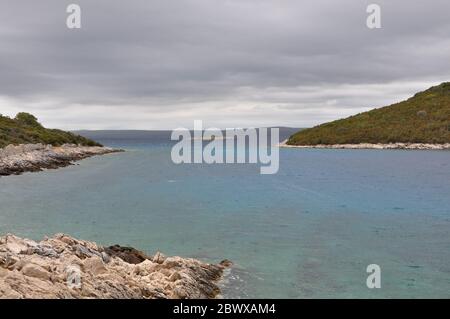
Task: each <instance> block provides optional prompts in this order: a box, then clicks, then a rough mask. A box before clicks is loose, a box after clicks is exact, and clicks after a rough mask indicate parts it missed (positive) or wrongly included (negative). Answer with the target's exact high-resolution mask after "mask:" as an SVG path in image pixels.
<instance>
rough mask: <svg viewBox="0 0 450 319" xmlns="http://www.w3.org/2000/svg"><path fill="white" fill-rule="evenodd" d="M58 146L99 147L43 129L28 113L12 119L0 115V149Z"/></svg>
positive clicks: (78, 136) (95, 143) (87, 139)
mask: <svg viewBox="0 0 450 319" xmlns="http://www.w3.org/2000/svg"><path fill="white" fill-rule="evenodd" d="M36 143H42V144H45V145H49V144H50V145H53V146H59V145H63V144H78V145H83V146H101V145H100V144H99V143H97V142H95V141H93V140H91V139H89V138H86V137H83V136H80V135H77V134H74V133H71V132H65V131H62V130H57V129H47V128H45V127H43V126H42V125H41V124H40V123H39V122H38V120H37V119H36V117H34V116H33V115H31V114H28V113H18V114H17V116H16V117H15V118H14V119H12V118H9V117H7V116H2V115H0V148H3V147H5V146H7V145H10V144H14V145H19V144H36Z"/></svg>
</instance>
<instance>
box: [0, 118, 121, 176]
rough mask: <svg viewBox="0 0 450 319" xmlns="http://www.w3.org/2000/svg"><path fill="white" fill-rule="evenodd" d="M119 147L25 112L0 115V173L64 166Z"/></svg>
mask: <svg viewBox="0 0 450 319" xmlns="http://www.w3.org/2000/svg"><path fill="white" fill-rule="evenodd" d="M121 151H123V150H119V149H113V148H109V147H104V146H103V145H101V144H100V143H97V142H95V141H93V140H90V139H88V138H85V137H83V136H80V135H76V134H73V133H71V132H65V131H62V130H57V129H47V128H45V127H43V126H42V125H41V124H40V123H39V122H38V120H37V119H36V117H34V116H33V115H31V114H28V113H19V114H17V116H16V117H15V118H13V119H11V118H9V117H7V116H2V115H0V176H7V175H18V174H21V173H23V172H35V171H41V170H42V169H53V168H58V167H64V166H68V165H71V164H72V162H73V161H78V160H81V159H84V158H87V157H90V156H95V155H104V154H109V153H115V152H121Z"/></svg>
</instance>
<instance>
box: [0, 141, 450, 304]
mask: <svg viewBox="0 0 450 319" xmlns="http://www.w3.org/2000/svg"><path fill="white" fill-rule="evenodd" d="M104 142H105V143H106V144H110V145H114V146H121V147H123V148H126V149H127V152H125V153H120V154H111V155H107V156H103V157H95V158H90V159H87V160H84V161H82V162H79V165H75V166H71V167H67V168H63V169H59V170H50V171H45V172H41V173H27V174H24V175H22V176H10V177H2V178H0V203H1V206H0V233H1V234H5V233H8V232H10V233H15V234H17V235H20V236H25V237H28V238H33V239H40V238H42V237H43V236H44V235H49V234H53V233H58V232H65V233H68V234H71V235H73V236H77V237H80V238H83V239H88V240H94V241H97V242H98V243H101V244H105V245H109V244H115V243H119V244H122V245H131V246H134V247H136V248H140V249H143V250H146V251H147V252H149V253H154V252H155V251H157V250H161V251H163V252H164V253H165V254H168V255H174V254H176V255H182V256H190V257H195V258H200V259H202V260H205V261H209V262H219V261H220V260H222V259H225V258H227V259H230V260H232V261H233V262H234V263H235V267H234V268H233V269H232V271H231V273H230V274H228V275H227V277H226V280H225V281H224V282H223V283H222V285H223V292H224V297H237V298H240V297H258V298H276V297H284V298H326V297H331V298H350V297H357V298H375V297H383V298H384V297H393V298H400V297H407V298H409V297H413V298H415V297H426V298H429V297H445V298H449V297H450V152H442V151H379V150H300V149H281V150H280V171H279V173H278V174H276V175H260V174H259V166H258V165H242V164H240V165H236V164H235V165H199V164H196V165H194V164H192V165H174V164H172V163H171V160H170V150H171V148H170V145H169V144H168V143H166V142H164V141H161V140H160V139H154V140H153V139H152V138H148V139H140V140H137V141H136V140H133V139H131V138H127V139H122V140H121V139H116V140H105V141H104ZM374 263H375V264H378V265H380V266H381V269H382V279H381V280H382V287H381V289H375V290H371V289H368V288H367V286H366V277H367V275H368V274H367V273H366V267H367V265H369V264H374Z"/></svg>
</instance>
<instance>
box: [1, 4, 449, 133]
mask: <svg viewBox="0 0 450 319" xmlns="http://www.w3.org/2000/svg"><path fill="white" fill-rule="evenodd" d="M372 2H375V3H378V4H380V5H381V7H382V29H380V30H369V29H368V28H367V27H366V18H367V13H366V7H367V5H368V4H369V3H372ZM70 3H77V4H79V5H80V6H81V8H82V29H81V30H69V29H67V28H66V26H65V20H66V17H67V14H66V13H65V10H66V7H67V6H68V5H69V4H70ZM1 4H2V6H1V9H0V40H1V45H0V112H1V113H14V112H16V111H18V110H23V109H25V110H28V111H31V112H34V113H36V114H37V115H38V116H39V117H40V118H42V119H43V121H44V122H45V123H48V124H49V125H53V126H60V127H67V128H118V127H122V128H124V127H130V128H163V127H166V128H172V127H174V126H176V125H188V123H189V122H192V120H193V119H204V120H206V121H208V123H211V125H216V126H226V125H242V126H249V125H293V126H297V125H311V124H315V123H318V122H321V121H324V120H329V119H333V118H335V117H339V116H344V115H349V114H352V113H355V112H358V111H361V110H364V109H367V108H370V107H375V106H380V105H383V104H384V103H389V102H394V101H396V100H398V99H401V98H404V97H407V96H408V95H410V94H412V93H413V92H415V91H416V90H419V89H425V88H426V86H428V85H431V84H436V83H438V82H440V81H443V80H446V79H447V78H448V76H449V73H450V72H449V70H450V68H449V67H450V59H449V57H450V39H449V38H448V35H449V34H450V19H448V12H449V10H450V2H448V0H434V1H428V2H425V1H419V0H416V1H407V0H395V1H391V0H390V1H387V0H384V1H381V0H378V1H375V0H373V1H355V0H341V1H335V0H316V1H312V0H311V1H300V0H292V1H287V0H276V1H275V0H270V1H269V0H268V1H261V0H221V1H219V0H177V1H175V0H168V1H162V0H161V1H154V0H153V1H152V0H133V1H127V2H124V1H114V0H108V1H105V0H72V1H61V0H53V1H50V0H41V1H35V0H34V1H33V0H29V1H20V2H19V1H14V0H1Z"/></svg>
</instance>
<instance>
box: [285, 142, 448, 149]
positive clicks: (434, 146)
mask: <svg viewBox="0 0 450 319" xmlns="http://www.w3.org/2000/svg"><path fill="white" fill-rule="evenodd" d="M279 147H287V148H329V149H378V150H450V143H447V144H424V143H391V144H370V143H361V144H330V145H327V144H317V145H289V144H287V140H286V141H284V142H282V143H280V144H279Z"/></svg>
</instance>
